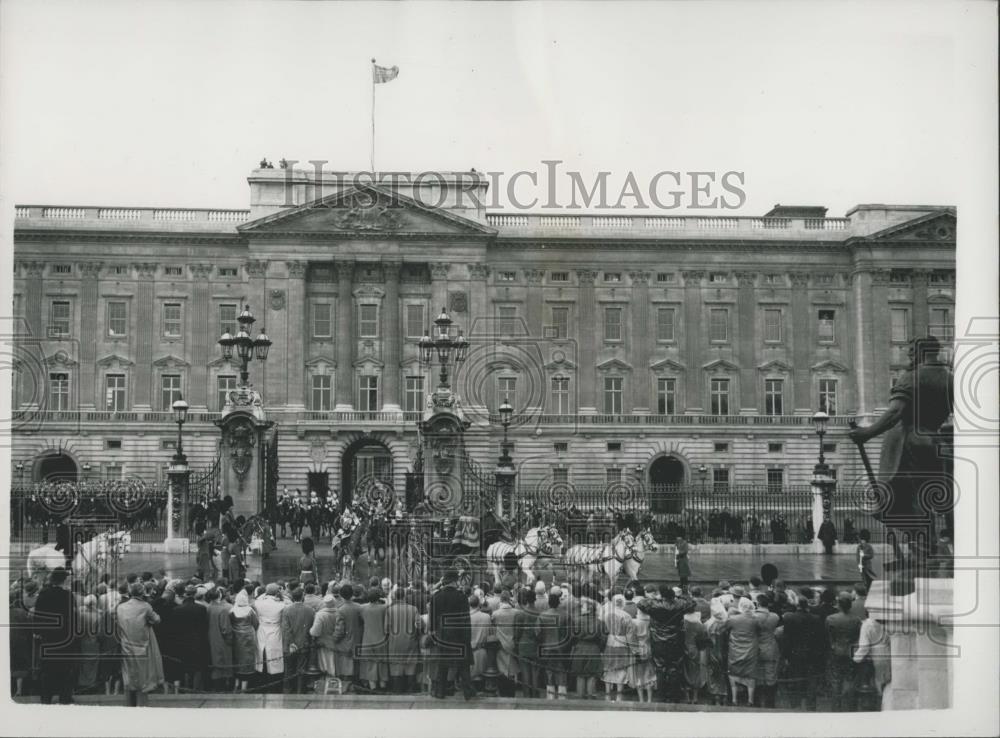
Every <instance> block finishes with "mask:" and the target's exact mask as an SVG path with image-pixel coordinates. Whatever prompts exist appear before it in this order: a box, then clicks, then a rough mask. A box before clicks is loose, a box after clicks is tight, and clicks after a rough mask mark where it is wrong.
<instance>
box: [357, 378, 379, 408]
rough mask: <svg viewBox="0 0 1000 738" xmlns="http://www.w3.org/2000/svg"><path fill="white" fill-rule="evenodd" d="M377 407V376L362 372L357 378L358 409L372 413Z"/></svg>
mask: <svg viewBox="0 0 1000 738" xmlns="http://www.w3.org/2000/svg"><path fill="white" fill-rule="evenodd" d="M378 409H379V406H378V377H377V376H375V375H373V374H364V375H362V376H361V377H359V378H358V410H360V411H361V412H363V413H373V412H377V411H378Z"/></svg>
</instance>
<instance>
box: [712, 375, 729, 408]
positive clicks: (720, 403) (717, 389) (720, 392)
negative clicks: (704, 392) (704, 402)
mask: <svg viewBox="0 0 1000 738" xmlns="http://www.w3.org/2000/svg"><path fill="white" fill-rule="evenodd" d="M711 393H712V397H711V401H712V402H711V405H712V415H729V380H728V379H713V380H712V387H711Z"/></svg>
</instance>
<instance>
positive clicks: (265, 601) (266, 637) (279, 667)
mask: <svg viewBox="0 0 1000 738" xmlns="http://www.w3.org/2000/svg"><path fill="white" fill-rule="evenodd" d="M254 609H255V610H256V611H257V617H259V618H260V627H259V628H258V629H257V672H258V673H261V674H274V675H277V674H283V673H284V671H285V661H284V645H283V644H282V640H281V611H282V610H284V609H285V601H284V599H283V598H282V596H281V587H279V586H278V584H277V582H270V583H269V584H267V586H265V587H264V593H263V594H261V595H260V596H259V597H257V599H256V600H255V601H254Z"/></svg>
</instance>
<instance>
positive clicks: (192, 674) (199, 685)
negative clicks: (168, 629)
mask: <svg viewBox="0 0 1000 738" xmlns="http://www.w3.org/2000/svg"><path fill="white" fill-rule="evenodd" d="M197 593H198V590H197V588H196V587H195V586H193V585H190V584H189V585H188V586H187V587H185V588H184V599H183V600H181V603H180V604H179V605H178V606H177V607H175V608H174V609H173V610H172V611H171V612H170V615H169V617H170V619H171V625H172V630H173V634H174V639H175V643H176V651H175V654H176V656H177V659H178V661H179V664H180V670H181V681H182V682H183V684H184V687H185V688H186V689H191V690H194V691H196V692H199V691H201V690H202V689H204V673H205V670H206V668H207V667H208V656H209V646H208V609H207V608H206V607H204V606H202V605H199V604H198V603H197V602H195V596H196V595H197Z"/></svg>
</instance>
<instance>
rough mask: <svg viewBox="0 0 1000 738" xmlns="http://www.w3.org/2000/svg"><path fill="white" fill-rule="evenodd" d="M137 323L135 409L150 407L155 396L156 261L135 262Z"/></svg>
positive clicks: (133, 394)
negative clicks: (149, 262) (147, 262)
mask: <svg viewBox="0 0 1000 738" xmlns="http://www.w3.org/2000/svg"><path fill="white" fill-rule="evenodd" d="M135 270H136V278H137V279H138V280H139V289H138V290H137V291H136V292H137V294H136V301H135V324H136V325H137V326H138V327H139V329H138V331H136V332H137V334H138V335H137V336H136V339H137V340H136V342H135V388H134V389H133V392H132V397H134V398H135V401H134V402H133V406H134V409H136V410H151V409H152V397H153V339H154V338H155V337H156V335H157V333H158V332H159V330H160V326H159V324H158V323H157V321H156V317H157V316H156V306H155V305H154V298H155V289H154V288H155V279H156V264H136V265H135Z"/></svg>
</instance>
